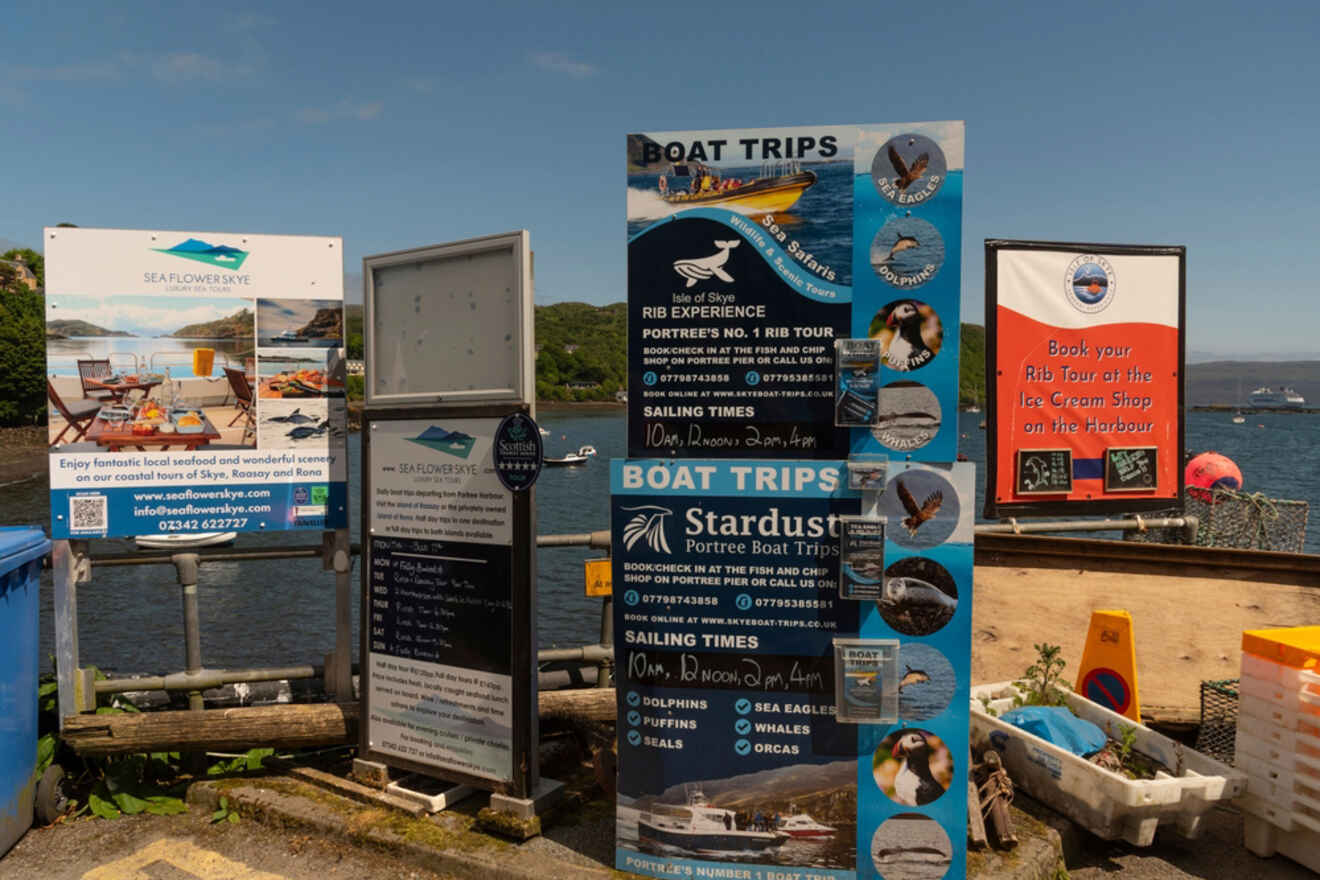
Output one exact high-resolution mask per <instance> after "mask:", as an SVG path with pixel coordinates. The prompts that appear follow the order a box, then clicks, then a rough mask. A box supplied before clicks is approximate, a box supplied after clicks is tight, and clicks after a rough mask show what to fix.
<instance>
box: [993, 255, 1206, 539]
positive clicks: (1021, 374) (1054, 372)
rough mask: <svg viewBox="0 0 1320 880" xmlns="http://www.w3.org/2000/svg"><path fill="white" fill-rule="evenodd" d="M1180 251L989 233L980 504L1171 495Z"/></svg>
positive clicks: (1176, 481) (996, 509) (1161, 502)
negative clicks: (985, 433) (986, 403)
mask: <svg viewBox="0 0 1320 880" xmlns="http://www.w3.org/2000/svg"><path fill="white" fill-rule="evenodd" d="M1185 259H1186V254H1185V250H1184V249H1183V248H1181V247H1139V246H1119V245H1084V244H1059V243H1043V242H1010V241H989V242H987V243H986V317H987V321H988V323H989V340H988V346H989V357H988V361H989V364H988V365H989V367H990V369H989V371H988V372H989V376H988V379H989V387H990V407H991V408H990V419H989V424H990V426H991V429H992V435H991V436H990V437H989V438H987V439H988V441H989V442H988V449H987V459H988V460H987V464H988V473H987V484H986V516H988V517H997V516H1005V515H1015V514H1028V515H1030V514H1042V515H1048V514H1053V513H1064V512H1070V513H1116V512H1130V511H1140V510H1152V509H1157V508H1165V509H1167V508H1171V507H1178V506H1180V504H1181V497H1182V485H1181V478H1182V467H1181V464H1182V439H1183V438H1182V387H1183V384H1182V377H1183V347H1182V325H1183V288H1184V283H1183V279H1184V264H1185Z"/></svg>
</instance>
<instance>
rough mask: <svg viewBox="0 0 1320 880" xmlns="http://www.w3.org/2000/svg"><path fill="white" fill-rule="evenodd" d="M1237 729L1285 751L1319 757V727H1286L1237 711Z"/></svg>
mask: <svg viewBox="0 0 1320 880" xmlns="http://www.w3.org/2000/svg"><path fill="white" fill-rule="evenodd" d="M1237 729H1238V730H1239V731H1241V732H1244V733H1246V734H1248V735H1249V736H1253V737H1255V738H1256V739H1258V740H1261V741H1262V742H1267V743H1269V744H1270V745H1272V746H1274V747H1275V748H1277V749H1282V750H1283V751H1285V752H1297V753H1298V754H1301V755H1314V756H1315V757H1318V758H1320V728H1311V727H1309V726H1305V725H1299V726H1298V727H1297V728H1296V729H1288V728H1285V727H1281V726H1279V725H1277V724H1271V723H1270V722H1268V721H1264V720H1262V719H1260V718H1257V717H1255V716H1254V715H1242V714H1241V713H1239V714H1238V724H1237Z"/></svg>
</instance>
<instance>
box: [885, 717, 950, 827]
mask: <svg viewBox="0 0 1320 880" xmlns="http://www.w3.org/2000/svg"><path fill="white" fill-rule="evenodd" d="M871 774H872V776H874V777H875V784H876V785H878V786H879V787H880V790H881V791H883V792H884V793H885V797H887V798H889V799H890V800H891V801H893V802H894V803H896V804H901V805H902V806H905V807H922V806H925V805H926V804H929V803H931V802H932V801H934V800H936V799H937V798H939V796H940V795H942V794H944V792H946V791H948V789H949V785H950V783H952V782H953V756H952V755H950V754H949V747H948V746H946V745H945V744H944V741H943V740H942V739H940V738H939V737H938V736H936V735H935V734H933V733H931V732H930V731H929V730H921V729H919V728H916V727H905V728H903V729H902V730H898V731H895V732H894V733H891V734H889V736H887V737H885V738H884V739H883V740H881V742H880V746H879V748H877V749H876V750H875V754H874V755H872V756H871Z"/></svg>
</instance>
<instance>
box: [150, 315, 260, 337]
mask: <svg viewBox="0 0 1320 880" xmlns="http://www.w3.org/2000/svg"><path fill="white" fill-rule="evenodd" d="M252 326H253V325H252V310H251V309H239V310H238V311H237V312H235V313H234V314H232V315H230V316H229V317H228V318H221V319H220V320H218V321H206V322H204V323H201V324H189V325H188V326H186V327H180V328H179V329H178V330H175V331H174V332H173V333H171V334H170V335H171V336H173V337H175V338H177V339H232V338H235V337H242V336H248V337H251V336H252V334H253V332H254V331H253V329H252Z"/></svg>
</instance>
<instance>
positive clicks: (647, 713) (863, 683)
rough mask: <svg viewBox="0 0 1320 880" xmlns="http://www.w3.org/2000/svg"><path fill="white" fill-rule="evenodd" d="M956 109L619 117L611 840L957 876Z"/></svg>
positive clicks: (756, 858)
mask: <svg viewBox="0 0 1320 880" xmlns="http://www.w3.org/2000/svg"><path fill="white" fill-rule="evenodd" d="M962 153H963V149H962V124H961V123H956V122H950V123H916V124H901V125H874V126H871V125H867V126H828V127H820V128H793V129H775V130H769V129H762V130H739V131H702V132H665V133H650V134H635V135H630V136H629V138H628V167H629V176H628V233H629V258H628V277H629V296H628V308H629V322H628V326H629V389H628V391H629V394H628V401H629V403H628V406H629V413H628V452H629V455H630V456H632V458H630V459H628V460H622V461H615V462H613V463H612V466H611V492H612V501H611V517H612V523H611V527H612V530H613V552H612V556H613V560H614V573H613V577H614V585H615V591H616V602H615V631H616V638H617V644H618V647H617V651H618V656H617V660H618V664H617V673H616V676H617V683H618V694H619V714H618V718H619V805H618V813H619V823H618V840H617V846H618V850H617V860H616V864H617V866H618V867H619V868H621V869H624V870H629V871H634V872H637V873H641V874H648V875H651V876H656V877H687V876H694V873H695V872H697V870H698V868H699V867H700V868H701V869H703V870H707V871H710V870H716V869H722V870H727V869H731V868H732V867H733V866H734V865H737V866H739V868H740V870H745V872H746V873H745V874H742V875H740V876H747V877H749V878H767V877H771V876H776V875H777V874H781V873H785V872H784V870H783V869H784V868H787V867H790V866H791V868H792V872H793V873H794V874H795V875H797V876H799V877H802V878H818V880H819V878H857V877H862V878H871V877H884V878H887V880H894V878H900V877H902V878H915V877H919V876H920V877H931V878H935V877H944V876H949V877H955V876H962V875H963V873H964V871H965V865H966V845H965V840H966V818H967V812H966V811H967V802H966V797H965V794H964V793H965V792H966V791H967V773H968V767H967V766H966V762H967V757H966V756H967V724H968V717H967V715H968V708H967V706H968V702H967V701H968V690H969V686H970V681H969V675H970V656H969V654H970V632H971V593H972V505H973V503H974V500H973V498H974V496H973V491H974V482H975V481H974V475H973V471H972V466H971V465H968V464H954V463H952V462H953V459H954V458H955V457H956V453H957V403H958V345H957V340H958V333H959V272H958V267H959V262H960V247H961V217H962V165H963V155H962Z"/></svg>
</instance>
